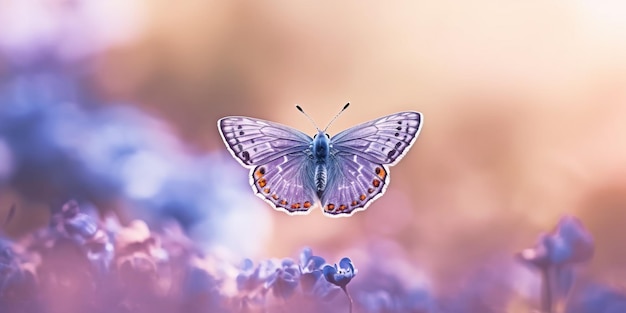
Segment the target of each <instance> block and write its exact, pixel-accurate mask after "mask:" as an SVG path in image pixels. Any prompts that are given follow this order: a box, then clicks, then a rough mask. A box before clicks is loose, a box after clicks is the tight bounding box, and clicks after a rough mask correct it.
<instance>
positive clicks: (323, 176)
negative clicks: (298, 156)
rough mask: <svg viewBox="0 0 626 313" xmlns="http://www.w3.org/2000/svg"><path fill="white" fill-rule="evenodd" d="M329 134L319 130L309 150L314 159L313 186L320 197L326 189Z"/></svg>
mask: <svg viewBox="0 0 626 313" xmlns="http://www.w3.org/2000/svg"><path fill="white" fill-rule="evenodd" d="M329 137H330V136H327V134H326V133H324V132H322V131H319V132H318V133H317V135H315V137H314V138H313V142H312V144H311V151H312V154H313V159H314V161H315V172H314V180H315V188H316V191H317V196H318V198H321V197H322V194H323V193H324V189H326V182H327V179H328V168H327V166H328V159H329V157H330V138H329Z"/></svg>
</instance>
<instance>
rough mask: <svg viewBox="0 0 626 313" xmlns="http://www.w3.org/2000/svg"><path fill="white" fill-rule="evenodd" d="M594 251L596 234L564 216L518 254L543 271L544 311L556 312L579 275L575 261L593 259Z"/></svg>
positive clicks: (573, 219) (523, 259)
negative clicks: (554, 309)
mask: <svg viewBox="0 0 626 313" xmlns="http://www.w3.org/2000/svg"><path fill="white" fill-rule="evenodd" d="M593 251H594V244H593V238H592V237H591V234H589V232H588V231H587V230H586V229H585V228H584V227H583V225H582V223H581V222H580V221H579V220H578V219H577V218H576V217H573V216H564V217H562V218H561V220H560V221H559V223H558V225H557V226H556V228H555V229H554V230H553V231H552V232H551V233H549V234H544V235H541V237H540V238H539V241H538V243H537V244H536V245H535V247H534V248H530V249H525V250H523V251H522V252H520V253H519V254H518V257H519V259H520V260H522V261H523V262H524V263H527V264H530V265H532V266H533V267H535V268H537V269H539V270H540V272H541V275H542V276H541V279H542V290H541V306H542V310H543V311H546V312H552V308H553V307H554V304H555V302H558V301H561V300H564V299H565V296H566V295H567V294H568V292H569V290H570V289H571V286H572V285H573V282H574V278H575V277H574V274H575V273H574V272H573V270H572V265H575V264H578V263H582V262H586V261H589V260H591V258H592V257H593Z"/></svg>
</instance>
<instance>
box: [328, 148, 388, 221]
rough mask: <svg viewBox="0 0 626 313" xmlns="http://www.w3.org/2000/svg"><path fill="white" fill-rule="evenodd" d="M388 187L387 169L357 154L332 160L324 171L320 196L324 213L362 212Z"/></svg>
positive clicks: (349, 213) (350, 213) (348, 213)
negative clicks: (325, 185) (324, 186)
mask: <svg viewBox="0 0 626 313" xmlns="http://www.w3.org/2000/svg"><path fill="white" fill-rule="evenodd" d="M388 184H389V168H388V167H387V166H386V165H383V164H378V163H374V162H372V161H370V160H368V159H367V158H364V157H362V156H361V155H353V156H352V157H350V158H348V157H345V156H342V157H336V158H334V159H332V160H331V162H330V164H329V170H328V184H327V188H326V189H325V191H324V193H323V194H322V198H321V202H322V208H323V209H324V213H326V214H330V215H343V214H347V215H352V213H354V212H355V211H360V210H365V209H366V208H367V207H368V206H369V205H370V203H372V201H373V200H376V199H377V198H378V197H380V196H382V195H383V194H384V193H385V190H386V189H387V185H388Z"/></svg>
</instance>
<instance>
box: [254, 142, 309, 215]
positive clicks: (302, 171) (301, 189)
mask: <svg viewBox="0 0 626 313" xmlns="http://www.w3.org/2000/svg"><path fill="white" fill-rule="evenodd" d="M312 166H313V162H312V161H311V159H310V158H309V156H308V155H306V154H303V153H292V154H286V155H284V156H282V157H280V158H276V159H274V160H272V161H270V162H268V163H267V164H263V165H259V166H257V167H256V168H254V169H253V170H252V171H251V172H250V175H251V178H250V183H251V185H252V186H253V188H254V189H255V191H256V193H257V195H259V196H260V197H261V198H262V199H264V200H266V201H267V202H268V203H270V204H271V205H272V206H273V207H274V208H276V209H282V210H286V211H287V212H288V213H296V212H306V211H308V210H309V208H311V207H312V206H313V205H314V204H315V203H316V199H317V196H316V195H315V187H314V186H313V171H312V170H311V169H312Z"/></svg>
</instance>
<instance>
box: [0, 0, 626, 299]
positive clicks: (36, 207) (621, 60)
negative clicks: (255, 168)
mask: <svg viewBox="0 0 626 313" xmlns="http://www.w3.org/2000/svg"><path fill="white" fill-rule="evenodd" d="M0 21H2V22H1V23H2V25H3V26H2V27H0V216H5V215H7V214H9V208H10V207H11V205H12V204H16V207H17V211H16V212H15V213H14V214H15V216H14V217H13V218H12V220H11V222H10V223H8V224H7V225H5V226H4V230H3V231H4V232H5V233H6V234H7V235H8V236H10V237H12V238H20V237H21V236H24V235H26V234H27V233H29V232H31V231H34V230H35V229H37V228H39V227H42V226H44V225H46V224H47V222H48V219H49V217H50V215H49V214H50V213H49V207H55V206H57V207H58V206H60V205H61V204H62V203H64V202H65V201H67V200H68V199H72V198H74V199H77V200H78V201H79V202H81V203H84V204H85V205H87V206H92V207H93V208H94V209H96V208H97V211H98V212H99V214H100V215H101V216H106V215H109V214H115V215H116V216H118V217H119V219H120V221H121V223H122V224H125V223H129V222H130V221H131V220H133V219H135V218H140V219H143V220H146V221H147V222H148V223H149V224H150V225H151V226H154V227H157V228H158V227H160V226H159V225H163V224H165V223H168V222H170V221H176V222H177V223H179V224H180V225H181V226H182V228H183V229H184V230H185V231H186V232H187V233H188V235H189V236H190V238H192V239H193V241H194V242H195V243H196V244H198V245H200V246H202V247H203V249H205V250H206V251H213V252H215V251H218V252H219V254H220V255H224V257H225V258H227V259H229V260H232V261H233V262H238V261H239V260H240V259H242V258H244V257H248V258H252V259H260V258H269V257H283V256H289V255H294V254H296V253H297V251H299V249H301V247H303V246H311V247H313V248H314V249H315V250H316V251H324V252H325V255H327V256H329V258H330V259H331V260H334V259H337V260H338V259H339V258H340V256H343V255H350V256H351V258H352V259H353V260H355V262H357V263H358V260H360V261H361V263H362V264H363V263H364V262H367V260H368V259H369V258H370V257H371V255H372V254H374V253H384V254H389V255H394V256H397V258H398V259H399V260H402V261H401V264H403V265H398V264H399V263H394V265H393V266H392V267H394V266H397V268H398V269H402V268H404V266H405V265H406V264H410V267H411V270H410V271H409V273H410V274H408V275H406V277H405V278H406V280H407V281H409V282H408V283H409V284H414V285H419V286H423V287H424V288H428V289H429V290H432V291H433V292H440V293H446V292H448V291H450V290H455V288H457V287H458V286H459V285H461V284H463V282H464V281H465V280H466V279H468V277H470V276H471V275H473V273H474V271H475V270H474V269H476V268H481V267H482V266H486V265H487V264H491V263H492V262H495V263H500V262H505V263H506V262H509V261H511V262H512V256H513V255H514V254H515V253H516V252H518V251H520V250H522V249H524V248H526V247H528V246H529V245H530V244H531V243H532V242H534V241H535V239H536V236H537V234H538V233H540V232H543V231H547V230H550V229H552V227H553V226H554V225H555V224H556V223H557V221H558V220H559V218H560V217H561V216H562V215H565V214H567V215H574V216H577V217H578V218H580V220H581V221H582V222H583V223H584V225H585V226H586V227H587V228H588V229H589V231H590V233H591V234H592V235H593V237H594V240H595V247H596V250H595V254H594V259H593V262H592V263H591V264H589V267H588V268H587V272H586V274H585V275H588V276H589V277H594V278H595V279H598V280H601V281H604V282H609V283H611V284H617V285H619V286H621V285H622V284H623V281H625V280H626V271H625V270H624V268H625V266H626V252H625V250H624V249H623V238H625V237H626V228H625V227H624V226H623V225H624V221H626V123H624V121H625V120H626V4H624V3H623V2H622V1H611V0H600V1H592V0H575V1H558V0H555V1H523V2H520V1H490V0H479V1H471V2H467V1H436V2H435V1H396V2H393V3H390V2H384V3H383V2H377V1H343V2H338V3H337V2H333V3H331V2H305V1H296V2H294V1H279V0H272V1H264V2H253V1H228V2H223V1H182V2H177V3H176V4H173V3H172V2H167V1H148V0H109V1H81V0H78V1H63V0H44V1H35V0H14V1H11V0H5V1H0ZM346 102H350V103H351V107H350V108H349V109H348V110H347V111H346V112H344V113H343V114H342V115H341V116H340V117H339V118H338V119H337V120H336V121H335V123H334V124H333V125H332V126H331V127H330V129H329V133H330V134H331V136H332V135H333V134H335V133H337V132H339V131H341V130H343V129H345V128H348V127H350V126H353V125H355V124H357V123H361V122H365V121H368V120H370V119H374V118H376V117H379V116H382V115H386V114H390V113H393V112H397V111H401V110H416V111H420V112H422V113H423V114H424V124H423V129H422V132H421V135H420V137H419V138H418V140H417V142H416V143H415V145H414V146H413V148H412V150H411V151H410V152H409V153H408V154H407V155H406V157H405V158H404V159H403V160H402V161H401V162H400V163H399V164H398V165H396V166H395V167H393V168H392V169H391V176H392V179H391V184H390V187H389V188H388V190H387V193H386V195H385V196H383V197H382V198H380V199H379V200H378V201H376V202H375V203H374V204H373V205H371V206H370V207H369V209H368V210H366V211H364V212H360V213H357V214H356V215H354V216H353V217H350V218H341V219H331V218H327V217H325V216H323V215H322V213H321V211H320V210H319V208H316V209H314V210H313V211H312V212H311V214H309V215H307V216H298V217H292V216H288V215H286V214H283V213H281V212H277V211H274V210H272V209H271V208H270V207H269V206H268V205H267V204H266V203H265V202H263V201H261V200H260V199H258V198H256V197H255V196H254V195H253V194H252V191H251V188H250V187H249V186H247V177H248V172H247V170H245V169H244V168H242V167H240V166H239V165H238V164H237V163H236V162H235V161H234V160H233V159H232V158H231V157H230V155H229V154H228V153H227V151H226V149H225V146H224V144H223V142H222V141H221V139H220V137H219V134H218V132H217V127H216V121H217V119H219V118H221V117H223V116H226V115H246V116H252V117H257V118H263V119H268V120H272V121H275V122H279V123H283V124H285V125H289V126H291V127H294V128H297V129H299V130H302V131H304V132H306V133H310V134H311V135H312V134H313V133H314V131H315V129H314V127H313V126H312V125H311V124H310V123H309V122H308V121H307V119H306V118H305V117H304V116H303V115H301V114H300V113H299V112H298V111H297V110H296V109H295V108H294V105H295V104H300V105H301V106H302V107H303V108H304V109H305V110H306V111H307V112H308V114H310V115H311V117H312V118H313V119H314V120H315V121H316V122H317V123H318V124H319V125H325V124H326V123H327V122H328V121H329V120H330V119H331V118H332V116H334V114H335V113H336V112H337V111H338V110H339V109H340V108H341V107H342V106H343V105H344V104H345V103H346ZM381 251H384V252H381ZM218 252H215V253H218ZM357 265H358V264H357ZM407 266H408V265H407ZM520 275H521V276H520V278H519V279H516V281H517V282H519V284H520V286H521V287H519V289H520V290H521V291H520V292H522V293H523V290H536V286H535V287H532V286H534V285H533V283H532V280H533V279H534V278H532V275H530V274H528V273H525V272H524V273H522V274H520ZM524 277H526V278H524ZM525 279H528V280H531V282H529V283H525V282H524V281H525ZM530 293H532V292H529V294H530Z"/></svg>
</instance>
